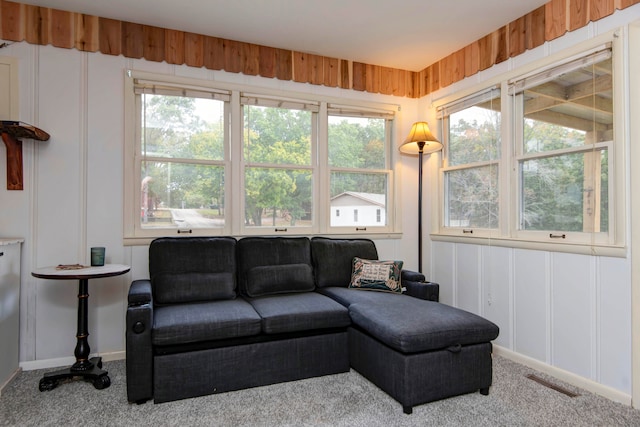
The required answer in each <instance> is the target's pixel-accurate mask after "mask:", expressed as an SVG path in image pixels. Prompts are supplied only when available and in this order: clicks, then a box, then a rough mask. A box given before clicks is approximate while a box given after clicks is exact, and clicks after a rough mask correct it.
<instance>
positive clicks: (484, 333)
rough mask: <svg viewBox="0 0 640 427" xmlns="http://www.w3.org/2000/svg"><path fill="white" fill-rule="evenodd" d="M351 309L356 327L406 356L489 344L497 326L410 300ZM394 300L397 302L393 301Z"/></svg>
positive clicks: (440, 306) (451, 309)
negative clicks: (407, 354) (406, 354)
mask: <svg viewBox="0 0 640 427" xmlns="http://www.w3.org/2000/svg"><path fill="white" fill-rule="evenodd" d="M386 296H387V297H391V298H388V300H387V301H386V302H382V301H377V302H372V303H363V302H360V303H355V304H351V305H350V306H349V315H350V316H351V320H352V321H353V323H354V324H355V325H357V326H359V327H360V328H362V329H363V330H365V331H366V332H367V333H369V334H370V335H372V336H373V337H375V338H377V339H378V340H379V341H382V342H383V343H385V344H386V345H388V346H389V347H391V348H394V349H396V350H398V351H400V352H402V353H418V352H424V351H431V350H439V349H445V348H449V347H457V346H463V345H469V344H479V343H485V342H489V341H491V340H494V339H495V338H497V337H498V333H499V329H498V326H496V325H495V324H494V323H492V322H490V321H488V320H487V319H484V318H482V317H480V316H477V315H475V314H473V313H469V312H468V311H464V310H460V309H458V308H454V307H451V306H448V305H445V304H441V303H437V302H434V301H425V300H421V299H417V298H413V297H409V296H405V297H404V298H402V297H401V298H398V297H396V298H393V295H390V294H386ZM392 298H393V299H392Z"/></svg>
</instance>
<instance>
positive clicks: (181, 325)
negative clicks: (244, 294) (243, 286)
mask: <svg viewBox="0 0 640 427" xmlns="http://www.w3.org/2000/svg"><path fill="white" fill-rule="evenodd" d="M260 321H261V319H260V316H259V315H258V313H256V311H255V310H254V309H253V307H251V304H249V303H248V302H246V301H244V300H242V299H234V300H224V301H213V302H199V303H191V304H175V305H168V306H163V307H156V309H155V310H154V324H153V332H152V341H153V345H158V346H164V345H176V344H185V343H194V342H200V341H211V340H222V339H227V338H238V337H245V336H251V335H256V334H259V333H260Z"/></svg>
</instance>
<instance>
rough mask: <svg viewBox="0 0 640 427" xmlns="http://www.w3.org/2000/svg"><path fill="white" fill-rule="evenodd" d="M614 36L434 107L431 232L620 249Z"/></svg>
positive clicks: (619, 154) (508, 241) (621, 170)
mask: <svg viewBox="0 0 640 427" xmlns="http://www.w3.org/2000/svg"><path fill="white" fill-rule="evenodd" d="M616 43H620V42H619V41H618V42H616V41H614V42H612V43H607V44H604V45H600V46H597V47H591V48H588V49H587V50H584V51H582V52H578V53H576V54H574V55H573V56H571V57H570V58H567V59H566V60H564V61H557V60H556V61H555V62H554V63H551V62H550V61H549V63H547V64H545V66H543V67H540V68H538V69H533V68H532V67H531V68H530V69H531V72H529V73H527V74H525V75H519V76H518V75H516V74H515V73H511V74H512V75H513V77H511V78H505V79H504V80H503V81H502V82H501V83H500V84H496V85H494V86H492V87H489V88H483V89H480V90H479V91H475V92H471V93H470V94H468V95H466V96H463V97H460V98H458V99H453V100H450V101H448V102H443V103H441V104H440V105H439V106H438V107H437V113H438V119H439V125H440V129H441V135H440V136H441V138H442V141H443V143H444V146H445V148H444V151H443V160H442V165H441V168H440V172H441V174H440V184H441V194H440V204H439V211H438V212H437V217H438V223H439V228H438V231H437V232H436V233H435V235H440V236H460V237H466V238H476V237H478V238H483V237H491V238H492V239H495V240H492V241H493V242H496V244H497V243H498V242H497V241H500V240H501V241H502V243H500V244H503V245H505V246H511V245H513V241H516V240H519V241H521V242H524V245H525V246H526V245H535V244H537V243H539V242H542V243H545V244H549V243H550V244H554V245H555V244H558V243H560V244H562V243H565V244H568V245H570V246H566V247H565V249H563V250H568V251H582V249H580V246H581V245H582V246H583V247H585V248H586V247H589V249H588V251H589V253H593V251H594V250H596V249H594V248H596V247H598V248H599V249H597V250H604V249H605V248H611V249H613V250H615V248H617V247H623V246H624V241H625V231H624V215H623V214H622V212H624V209H623V206H624V200H623V199H622V197H623V195H624V194H625V193H624V187H625V182H624V156H625V155H624V146H623V145H624V144H623V143H622V142H621V141H620V138H621V137H622V136H623V132H621V131H620V129H621V127H620V124H619V122H618V121H617V120H616V117H617V116H616V109H618V111H620V110H621V105H622V104H623V95H622V94H623V93H624V92H623V91H621V90H619V89H617V88H616V82H617V81H618V82H619V81H622V72H620V71H616V70H617V69H618V70H619V69H621V68H622V67H620V66H619V65H618V66H616V64H618V63H619V62H621V61H622V59H621V58H618V59H616V56H615V55H614V51H615V45H616ZM496 80H497V79H496ZM503 116H504V118H505V120H503V119H502V117H503ZM507 117H508V118H509V119H508V120H506V118H507ZM505 138H507V139H508V141H507V142H506V143H505V142H503V140H504V139H505ZM520 245H521V244H520ZM586 250H587V249H585V251H586ZM609 253H614V252H613V251H610V252H609ZM615 253H618V252H615Z"/></svg>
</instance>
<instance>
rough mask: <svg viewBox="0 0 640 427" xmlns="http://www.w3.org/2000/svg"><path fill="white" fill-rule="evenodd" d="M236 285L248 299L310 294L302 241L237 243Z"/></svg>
mask: <svg viewBox="0 0 640 427" xmlns="http://www.w3.org/2000/svg"><path fill="white" fill-rule="evenodd" d="M237 247H238V284H239V288H240V292H242V293H243V294H244V295H247V296H250V297H259V296H264V295H272V294H282V293H290V292H309V291H312V290H314V288H315V287H314V284H313V272H312V267H311V245H310V242H309V239H307V238H306V237H246V238H244V239H240V240H239V241H238V246H237Z"/></svg>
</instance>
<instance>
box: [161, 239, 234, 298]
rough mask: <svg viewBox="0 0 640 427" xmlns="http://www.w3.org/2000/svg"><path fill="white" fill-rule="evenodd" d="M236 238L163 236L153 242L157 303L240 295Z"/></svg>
mask: <svg viewBox="0 0 640 427" xmlns="http://www.w3.org/2000/svg"><path fill="white" fill-rule="evenodd" d="M235 273H236V240H235V239H234V238H232V237H162V238H159V239H155V240H154V241H153V242H151V245H150V246H149V274H150V278H151V285H152V286H153V294H154V301H155V302H156V303H157V304H160V305H162V304H178V303H185V302H196V301H215V300H225V299H233V298H235V297H236V280H235Z"/></svg>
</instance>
